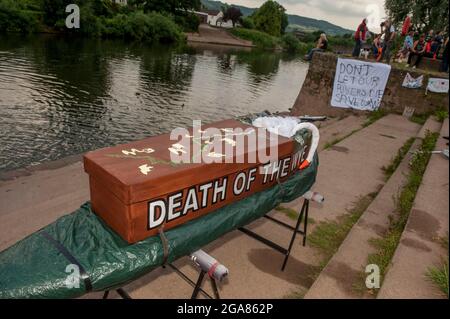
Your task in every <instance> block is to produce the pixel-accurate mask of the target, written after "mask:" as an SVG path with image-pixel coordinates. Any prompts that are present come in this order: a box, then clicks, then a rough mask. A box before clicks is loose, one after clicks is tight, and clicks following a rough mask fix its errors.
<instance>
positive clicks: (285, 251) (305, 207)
mask: <svg viewBox="0 0 450 319" xmlns="http://www.w3.org/2000/svg"><path fill="white" fill-rule="evenodd" d="M308 211H309V200H308V199H305V200H304V201H303V205H302V208H301V210H300V213H299V216H298V219H297V223H296V225H295V227H292V226H291V225H288V224H286V223H284V222H282V221H280V220H278V219H276V218H273V217H271V216H269V215H264V217H265V218H267V219H269V220H271V221H273V222H275V223H277V224H278V225H281V226H283V227H285V228H287V229H290V230H292V231H293V233H292V237H291V241H290V242H289V246H288V248H287V249H286V248H284V247H281V246H280V245H278V244H276V243H274V242H273V241H271V240H269V239H267V238H264V237H262V236H260V235H258V234H256V233H254V232H252V231H251V230H248V229H246V228H244V227H240V228H238V229H239V230H240V231H241V232H243V233H244V234H246V235H249V236H250V237H252V238H254V239H256V240H258V241H260V242H262V243H263V244H265V245H267V246H269V247H271V248H273V249H275V250H276V251H278V252H280V253H282V254H284V255H285V257H284V261H283V265H282V266H281V271H284V268H285V267H286V264H287V261H288V259H289V255H290V254H291V249H292V246H293V245H294V241H295V237H296V236H297V233H298V234H301V235H303V246H305V245H306V231H307V225H308ZM302 220H303V222H304V226H303V230H300V226H301V223H302Z"/></svg>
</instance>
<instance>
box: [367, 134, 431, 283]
mask: <svg viewBox="0 0 450 319" xmlns="http://www.w3.org/2000/svg"><path fill="white" fill-rule="evenodd" d="M437 137H438V134H437V133H430V132H429V131H427V132H426V135H425V138H424V139H423V141H422V145H421V146H420V149H419V151H418V152H415V153H414V156H413V157H412V160H411V162H410V172H409V175H408V177H407V181H406V184H405V185H404V187H403V188H402V190H401V192H400V193H399V194H398V196H397V198H396V211H395V212H394V213H395V214H394V216H393V217H392V216H391V217H390V227H389V231H388V232H387V234H386V235H385V236H384V237H382V238H377V239H372V240H370V243H371V244H372V245H373V246H374V247H375V248H376V252H375V253H373V254H370V255H369V256H368V264H376V265H378V267H379V268H380V276H381V278H380V282H382V281H383V278H384V276H385V274H386V271H387V269H388V267H389V264H390V262H391V260H392V257H393V256H394V253H395V250H396V249H397V246H398V243H399V241H400V237H401V235H402V233H403V230H404V228H405V226H406V222H407V221H408V217H409V213H410V211H411V208H412V205H413V203H414V199H415V197H416V193H417V190H418V189H419V186H420V184H421V182H422V178H423V174H424V172H425V169H426V167H427V165H428V161H429V159H430V156H431V153H430V152H431V151H432V150H433V149H434V146H435V144H436V140H437Z"/></svg>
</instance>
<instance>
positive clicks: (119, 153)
mask: <svg viewBox="0 0 450 319" xmlns="http://www.w3.org/2000/svg"><path fill="white" fill-rule="evenodd" d="M208 128H217V129H219V131H220V134H219V135H220V136H218V134H217V133H216V136H215V137H216V138H219V140H223V141H222V143H223V150H222V152H221V153H219V155H218V152H216V150H215V149H214V150H213V151H212V149H211V148H208V147H210V145H209V143H208V141H211V140H212V138H213V137H208V136H209V135H208V134H209V133H208ZM237 128H240V129H241V131H242V132H243V133H241V134H237V133H235V131H236V130H234V131H233V132H231V130H233V129H237ZM196 131H197V133H198V134H197V136H196V135H195V134H194V133H195V132H194V131H193V129H192V128H191V129H189V130H188V134H185V136H184V137H186V138H187V140H188V141H189V143H190V144H186V140H185V141H184V143H185V144H184V145H190V146H191V147H192V150H191V151H190V152H189V154H187V155H188V157H187V158H190V159H191V161H190V162H189V161H184V162H182V163H179V162H174V161H173V155H174V154H181V153H178V151H179V150H180V148H179V144H178V143H177V141H178V140H174V139H171V138H170V134H164V135H159V136H155V137H150V138H146V139H143V140H141V141H137V142H132V143H128V144H123V145H118V146H114V147H108V148H103V149H99V150H96V151H92V152H88V153H87V154H85V156H84V168H85V171H86V172H87V173H88V174H89V183H90V194H91V203H92V208H93V211H94V212H95V213H96V214H98V215H99V216H100V217H101V218H102V219H103V220H104V221H105V222H106V223H107V224H108V225H109V226H110V227H111V228H112V229H113V230H115V231H116V232H117V233H118V234H119V235H120V236H121V237H122V238H123V239H124V240H126V241H127V242H129V243H134V242H137V241H140V240H142V239H145V238H147V237H149V236H153V235H155V234H157V233H158V230H159V229H160V228H161V227H163V229H164V230H168V229H170V228H172V227H175V226H177V225H180V224H182V223H185V222H187V221H189V220H192V219H194V218H199V217H201V216H203V215H205V214H207V213H210V212H212V211H214V210H216V209H218V208H220V207H222V206H224V205H227V204H229V203H232V202H235V201H239V200H241V199H243V198H245V197H247V196H249V195H251V194H253V193H255V192H258V191H261V190H264V189H266V188H269V187H272V186H273V185H274V184H275V183H277V182H278V181H280V182H282V181H283V180H285V179H287V178H288V177H289V176H290V175H291V174H293V173H294V172H295V171H297V168H298V165H299V164H300V163H301V162H302V161H303V159H304V158H305V156H306V154H305V152H306V149H300V147H299V145H298V143H296V142H294V141H293V140H292V139H289V138H285V137H281V136H275V137H277V138H276V139H275V140H276V149H277V153H278V156H277V158H274V159H272V160H271V161H264V162H262V161H261V160H260V157H259V155H260V152H264V154H269V140H270V139H272V140H274V138H273V135H272V136H270V135H269V133H268V132H267V131H266V130H262V131H258V129H257V128H255V127H252V126H249V125H245V124H242V123H241V122H239V121H236V120H225V121H221V122H217V123H212V124H209V125H203V126H202V127H201V130H199V129H198V128H196ZM199 132H204V133H203V135H202V134H201V133H199ZM252 134H253V135H252ZM180 136H182V135H180ZM198 136H200V138H199V137H198ZM211 136H213V135H211ZM238 136H240V137H242V136H244V137H245V140H244V141H246V147H245V148H244V149H243V150H242V147H237V145H236V143H234V142H232V140H234V141H238ZM179 139H181V137H179ZM263 139H265V140H266V143H265V144H266V145H264V143H260V141H261V142H262V140H263ZM199 141H200V143H198V142H199ZM240 141H241V142H242V139H241V140H240ZM255 141H256V142H255ZM177 144H178V145H177ZM194 144H196V145H197V146H198V145H199V144H200V147H197V153H196V152H195V149H194ZM227 147H228V149H233V154H232V155H226V156H221V155H223V153H226V154H230V153H227V152H225V149H226V148H227ZM184 150H186V147H185V148H184ZM199 150H200V158H201V155H202V154H203V156H205V158H208V156H210V155H211V157H215V158H216V161H218V159H217V158H219V157H220V161H221V163H205V161H203V160H202V161H200V162H199V153H198V151H199ZM205 154H206V155H205ZM184 155H186V154H184ZM194 158H195V159H196V161H197V163H192V162H193V161H194ZM238 159H239V161H240V162H239V163H237V161H238ZM255 159H256V161H255Z"/></svg>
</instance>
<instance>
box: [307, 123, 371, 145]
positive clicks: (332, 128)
mask: <svg viewBox="0 0 450 319" xmlns="http://www.w3.org/2000/svg"><path fill="white" fill-rule="evenodd" d="M366 120H367V117H365V116H355V115H349V116H347V117H345V118H343V119H331V120H329V121H331V123H330V124H328V123H326V122H325V124H326V125H324V126H323V127H322V126H321V123H316V125H317V126H318V127H319V130H320V142H319V150H320V151H321V150H323V149H324V147H325V145H326V144H328V143H333V141H337V140H340V139H342V138H344V137H346V136H348V135H349V134H351V133H352V132H354V131H356V130H359V129H361V128H362V125H363V124H364V122H365V121H366Z"/></svg>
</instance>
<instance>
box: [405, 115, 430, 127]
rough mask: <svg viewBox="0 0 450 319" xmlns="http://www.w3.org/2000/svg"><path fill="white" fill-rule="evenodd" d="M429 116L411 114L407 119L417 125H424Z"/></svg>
mask: <svg viewBox="0 0 450 319" xmlns="http://www.w3.org/2000/svg"><path fill="white" fill-rule="evenodd" d="M429 116H430V113H426V114H413V115H412V116H411V118H410V119H409V120H410V121H411V122H414V123H417V124H419V125H424V124H425V122H426V121H427V119H428V117H429Z"/></svg>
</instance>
